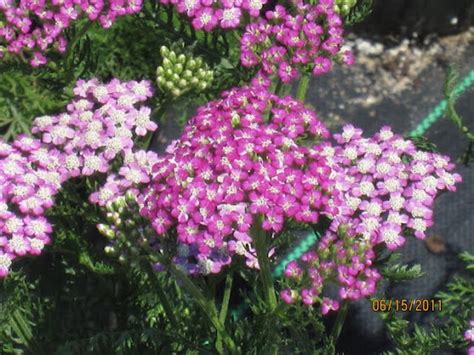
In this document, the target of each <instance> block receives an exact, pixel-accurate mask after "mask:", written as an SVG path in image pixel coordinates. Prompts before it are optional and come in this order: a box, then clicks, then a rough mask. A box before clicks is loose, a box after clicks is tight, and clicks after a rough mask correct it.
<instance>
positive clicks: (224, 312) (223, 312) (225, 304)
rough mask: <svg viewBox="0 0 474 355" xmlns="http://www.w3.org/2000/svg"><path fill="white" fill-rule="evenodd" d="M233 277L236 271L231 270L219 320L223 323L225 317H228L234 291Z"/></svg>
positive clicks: (227, 278)
mask: <svg viewBox="0 0 474 355" xmlns="http://www.w3.org/2000/svg"><path fill="white" fill-rule="evenodd" d="M233 279H234V273H233V272H232V271H230V272H229V273H228V274H227V277H226V279H225V290H224V296H223V297H222V306H221V312H220V314H219V320H220V322H221V323H222V324H225V319H226V318H227V311H228V310H229V301H230V293H231V291H232V282H233Z"/></svg>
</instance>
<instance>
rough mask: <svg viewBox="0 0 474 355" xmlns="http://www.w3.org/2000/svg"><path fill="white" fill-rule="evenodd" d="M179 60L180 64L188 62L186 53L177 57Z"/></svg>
mask: <svg viewBox="0 0 474 355" xmlns="http://www.w3.org/2000/svg"><path fill="white" fill-rule="evenodd" d="M177 62H178V63H180V64H184V63H186V56H185V55H184V54H180V55H179V56H178V58H177Z"/></svg>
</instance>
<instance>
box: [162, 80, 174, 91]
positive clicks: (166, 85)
mask: <svg viewBox="0 0 474 355" xmlns="http://www.w3.org/2000/svg"><path fill="white" fill-rule="evenodd" d="M163 86H164V87H165V88H166V89H168V90H172V89H173V88H174V84H173V82H172V81H167V82H165V83H164V84H163Z"/></svg>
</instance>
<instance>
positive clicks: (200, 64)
mask: <svg viewBox="0 0 474 355" xmlns="http://www.w3.org/2000/svg"><path fill="white" fill-rule="evenodd" d="M201 66H202V58H201V57H199V58H196V67H198V68H200V67H201Z"/></svg>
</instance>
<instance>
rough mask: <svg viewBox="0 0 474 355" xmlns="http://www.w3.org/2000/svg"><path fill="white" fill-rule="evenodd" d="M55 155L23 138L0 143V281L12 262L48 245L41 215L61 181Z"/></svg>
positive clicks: (46, 225)
mask: <svg viewBox="0 0 474 355" xmlns="http://www.w3.org/2000/svg"><path fill="white" fill-rule="evenodd" d="M58 155H59V152H58V151H57V150H47V149H45V148H44V147H43V145H42V144H41V141H39V140H38V139H33V138H30V137H28V136H25V135H21V136H18V137H17V139H16V140H15V142H14V143H13V144H7V143H4V142H0V278H1V277H4V276H6V275H7V274H8V272H9V269H10V265H11V264H12V261H13V260H14V259H16V258H17V257H19V256H24V255H37V254H40V253H41V250H42V249H43V247H44V246H45V245H46V244H48V243H49V242H50V237H49V234H50V233H51V230H52V228H51V225H50V223H49V222H48V221H47V220H46V218H45V217H44V212H45V210H46V209H47V208H49V207H51V206H52V204H53V196H54V195H55V194H56V193H57V191H58V190H59V188H60V185H61V182H62V181H63V177H62V176H61V174H60V173H58V172H57V168H58V167H59V165H60V162H59V159H58Z"/></svg>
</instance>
